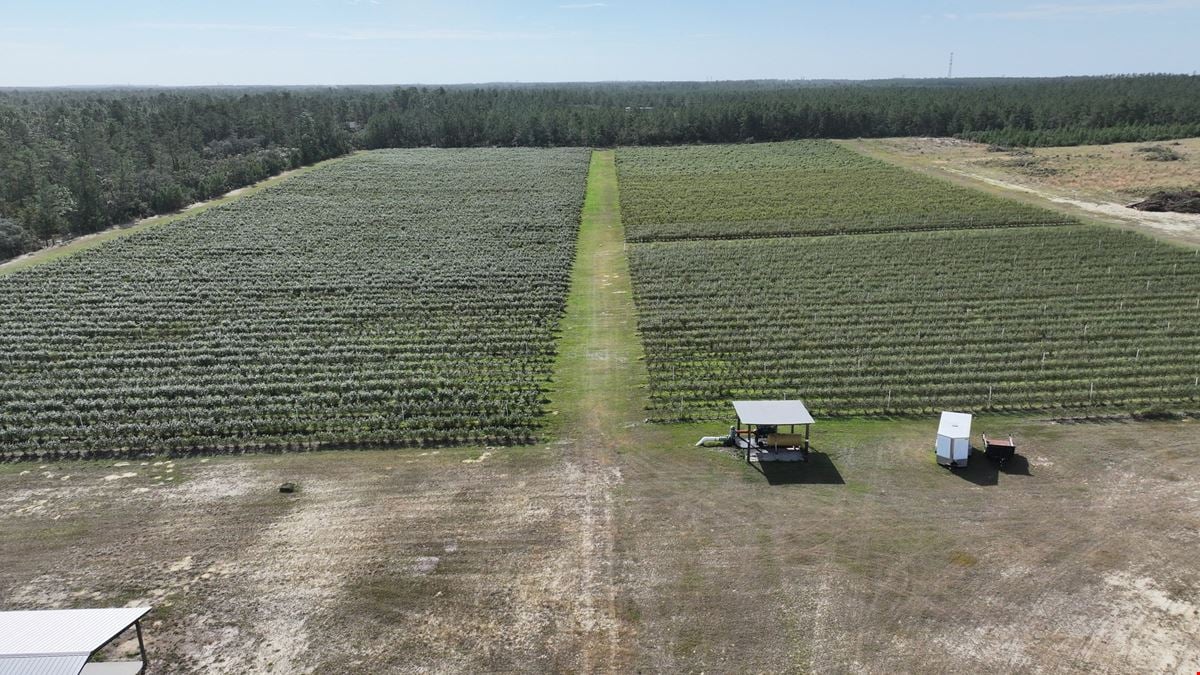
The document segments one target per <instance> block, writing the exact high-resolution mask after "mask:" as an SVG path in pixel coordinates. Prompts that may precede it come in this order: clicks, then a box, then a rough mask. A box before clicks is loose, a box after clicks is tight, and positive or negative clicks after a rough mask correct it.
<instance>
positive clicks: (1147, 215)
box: [941, 166, 1200, 235]
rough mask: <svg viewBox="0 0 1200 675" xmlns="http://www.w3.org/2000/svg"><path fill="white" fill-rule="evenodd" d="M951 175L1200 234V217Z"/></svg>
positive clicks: (1139, 222) (1120, 218)
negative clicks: (1140, 209) (1146, 209)
mask: <svg viewBox="0 0 1200 675" xmlns="http://www.w3.org/2000/svg"><path fill="white" fill-rule="evenodd" d="M941 168H942V169H943V170H944V171H946V172H948V173H953V174H957V175H960V176H965V177H967V178H971V179H973V180H978V181H981V182H984V183H987V184H988V185H994V186H996V187H1001V188H1005V189H1007V190H1016V191H1018V192H1025V193H1027V194H1032V195H1036V196H1038V197H1041V198H1043V199H1046V200H1048V201H1051V202H1054V203H1055V204H1066V205H1068V206H1073V207H1075V208H1078V209H1081V210H1083V211H1087V212H1088V213H1091V214H1095V215H1100V216H1106V217H1108V218H1111V219H1116V220H1117V221H1119V222H1122V223H1127V224H1132V225H1138V226H1142V227H1148V228H1151V229H1156V230H1161V231H1163V232H1167V233H1171V234H1186V235H1197V234H1200V215H1197V214H1191V213H1169V212H1154V211H1138V210H1137V209H1131V208H1129V207H1128V206H1126V205H1124V204H1118V203H1116V202H1095V201H1089V200H1085V199H1077V198H1072V197H1066V196H1063V195H1060V194H1057V193H1055V192H1053V191H1052V190H1049V189H1047V188H1040V189H1039V188H1035V187H1032V186H1030V185H1026V184H1022V183H1017V182H1014V181H1008V180H1001V179H999V178H994V177H991V176H986V175H983V174H981V173H977V172H972V171H966V170H964V169H958V168H954V167H950V166H943V167H941Z"/></svg>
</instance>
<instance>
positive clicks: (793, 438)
mask: <svg viewBox="0 0 1200 675" xmlns="http://www.w3.org/2000/svg"><path fill="white" fill-rule="evenodd" d="M733 409H734V412H736V413H737V426H736V427H735V428H734V430H733V434H734V440H735V443H736V444H737V446H738V447H741V448H745V450H746V461H747V462H749V461H750V457H751V454H753V453H757V456H758V457H759V459H760V461H761V460H762V459H763V457H764V456H765V455H764V454H763V452H764V451H767V450H784V449H789V448H798V449H799V453H800V455H799V456H800V458H801V460H803V459H804V458H807V456H808V451H809V447H810V446H809V431H810V425H812V424H813V418H812V415H811V414H809V412H808V408H807V407H805V405H804V402H803V401H799V400H795V401H734V402H733ZM797 426H803V427H804V434H803V435H801V434H797V433H796V427H797ZM782 427H788V432H787V433H783V431H782ZM768 454H769V453H768Z"/></svg>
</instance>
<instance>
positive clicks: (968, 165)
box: [845, 138, 1200, 243]
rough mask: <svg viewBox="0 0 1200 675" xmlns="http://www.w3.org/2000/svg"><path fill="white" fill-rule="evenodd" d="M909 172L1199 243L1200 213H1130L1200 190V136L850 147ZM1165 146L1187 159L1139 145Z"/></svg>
mask: <svg viewBox="0 0 1200 675" xmlns="http://www.w3.org/2000/svg"><path fill="white" fill-rule="evenodd" d="M845 143H847V144H848V145H850V146H851V147H854V148H856V149H859V150H861V151H863V152H866V153H867V154H871V155H875V156H878V157H880V158H882V159H886V160H891V161H895V162H897V163H900V164H904V165H906V166H909V167H910V168H923V169H925V170H933V171H939V172H942V173H944V174H948V175H951V176H955V177H960V178H964V179H966V180H967V181H973V182H975V183H977V184H984V185H986V186H991V187H994V188H999V189H1000V190H1002V191H1007V192H1008V193H1009V194H1010V195H1011V194H1013V193H1016V194H1017V195H1024V196H1026V197H1031V198H1032V200H1033V201H1035V202H1036V201H1042V202H1044V203H1046V204H1047V205H1052V206H1058V207H1061V209H1060V210H1065V211H1067V212H1069V213H1075V214H1076V215H1083V216H1086V217H1091V218H1094V219H1098V220H1103V221H1106V222H1109V223H1114V224H1120V225H1127V226H1132V227H1138V228H1142V229H1145V230H1147V231H1149V232H1152V233H1155V234H1158V235H1161V236H1165V237H1167V238H1170V239H1175V240H1178V241H1184V242H1189V243H1200V215H1196V214H1185V213H1155V212H1146V211H1137V210H1134V209H1130V208H1128V205H1129V204H1130V203H1132V202H1135V201H1138V200H1140V199H1144V198H1145V197H1147V196H1149V195H1150V194H1152V193H1154V192H1157V191H1160V190H1179V189H1197V188H1198V187H1200V138H1189V139H1183V140H1179V141H1163V142H1156V143H1116V144H1112V145H1091V146H1079V147H1065V148H1031V149H1028V150H1018V151H1006V152H993V151H990V150H989V148H988V146H987V145H984V144H982V143H970V142H967V141H961V140H958V139H952V138H886V139H878V140H860V141H848V142H845ZM1156 145H1162V146H1164V147H1167V148H1170V149H1172V150H1174V151H1175V152H1176V153H1177V154H1178V155H1179V156H1180V157H1181V158H1182V159H1179V160H1176V161H1169V162H1162V161H1148V160H1147V159H1146V156H1147V154H1146V153H1144V152H1139V151H1138V150H1139V148H1146V147H1149V146H1156Z"/></svg>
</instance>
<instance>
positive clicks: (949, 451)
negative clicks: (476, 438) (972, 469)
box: [934, 412, 971, 467]
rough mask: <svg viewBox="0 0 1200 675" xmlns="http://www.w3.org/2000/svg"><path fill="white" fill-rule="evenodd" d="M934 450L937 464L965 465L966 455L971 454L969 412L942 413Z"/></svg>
mask: <svg viewBox="0 0 1200 675" xmlns="http://www.w3.org/2000/svg"><path fill="white" fill-rule="evenodd" d="M934 452H935V453H936V454H937V461H938V464H941V465H943V466H949V467H956V466H966V465H967V457H969V456H970V455H971V415H970V413H960V412H943V413H942V420H941V422H940V423H939V424H938V435H937V444H936V446H935V447H934Z"/></svg>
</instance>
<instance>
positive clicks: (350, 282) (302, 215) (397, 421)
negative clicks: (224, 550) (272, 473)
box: [0, 150, 588, 456]
mask: <svg viewBox="0 0 1200 675" xmlns="http://www.w3.org/2000/svg"><path fill="white" fill-rule="evenodd" d="M587 158H588V152H587V151H585V150H554V151H539V150H452V151H438V152H434V151H427V150H411V151H386V152H377V153H369V154H363V155H358V156H355V157H352V158H349V159H346V160H344V161H340V162H336V163H332V164H329V165H327V166H324V167H321V168H319V169H316V170H314V171H312V172H310V173H307V174H305V175H303V176H299V177H296V178H294V179H292V180H290V181H287V182H285V183H282V184H280V185H279V186H276V187H273V188H270V189H267V190H265V191H263V192H260V193H259V194H256V195H254V196H251V197H248V198H246V199H242V200H239V201H236V202H233V203H231V204H228V205H225V206H222V207H219V208H216V209H212V210H210V211H207V212H205V213H203V214H201V215H199V216H197V217H195V218H190V219H187V220H186V221H178V222H175V223H171V224H169V225H164V226H162V227H158V228H154V229H152V230H148V231H146V232H143V233H140V234H138V235H137V236H133V237H127V238H123V239H118V240H114V241H111V242H109V243H107V244H105V245H104V246H101V247H100V248H97V249H93V250H89V251H85V252H83V253H80V254H78V255H76V256H73V257H70V258H66V259H63V260H60V261H56V262H54V263H51V264H47V265H44V266H40V267H35V268H31V269H27V270H24V271H22V272H19V273H16V274H12V275H9V276H6V277H3V278H0V305H3V306H4V307H5V311H4V313H3V314H2V315H0V351H2V352H3V353H5V355H6V358H5V359H4V361H3V362H0V377H2V378H3V384H2V385H0V415H3V417H4V421H5V423H4V425H3V427H2V428H0V453H5V454H8V455H10V456H11V455H18V456H21V455H24V456H46V455H47V454H49V455H55V454H68V455H74V454H84V455H85V456H86V455H87V453H95V452H109V451H120V452H133V453H136V452H140V451H147V450H149V451H154V452H164V451H166V452H175V453H197V452H198V453H204V452H210V451H231V450H232V451H238V450H242V449H250V450H258V449H264V448H280V449H301V448H304V449H315V448H329V447H335V448H336V447H361V446H373V447H378V446H387V445H404V444H418V443H432V444H442V445H453V444H460V443H470V442H486V443H510V442H528V441H529V440H530V439H531V438H532V437H533V436H534V435H535V434H536V433H537V429H538V427H539V425H540V417H541V414H542V411H543V398H544V393H543V390H544V388H545V385H546V382H547V380H548V378H549V376H550V371H551V368H552V366H553V362H554V352H555V344H554V340H555V329H556V327H557V322H558V319H559V316H560V315H561V313H562V311H563V307H564V304H565V301H566V293H567V286H568V283H569V274H570V269H571V262H572V259H573V252H574V247H575V239H576V232H577V229H578V217H579V216H578V214H579V206H580V203H581V200H582V196H583V189H584V181H585V176H586V167H587ZM468 186H469V188H468Z"/></svg>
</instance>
